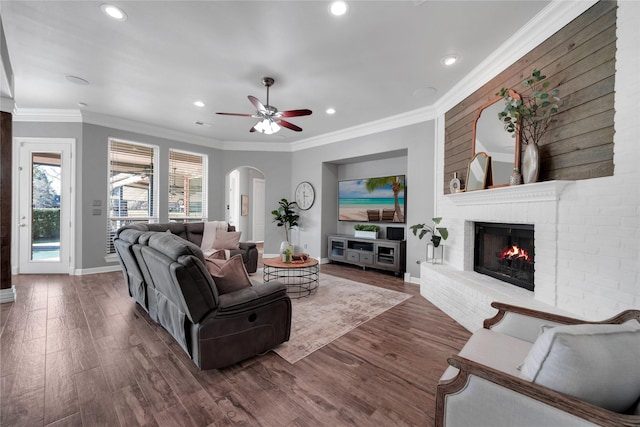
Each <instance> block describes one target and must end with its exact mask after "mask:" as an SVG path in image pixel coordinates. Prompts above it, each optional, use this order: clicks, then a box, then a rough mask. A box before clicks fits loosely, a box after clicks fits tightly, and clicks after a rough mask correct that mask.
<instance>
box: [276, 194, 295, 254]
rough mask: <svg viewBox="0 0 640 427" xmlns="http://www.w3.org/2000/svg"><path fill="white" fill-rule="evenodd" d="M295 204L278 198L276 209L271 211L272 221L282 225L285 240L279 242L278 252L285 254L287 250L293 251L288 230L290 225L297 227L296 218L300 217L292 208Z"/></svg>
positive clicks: (279, 225)
mask: <svg viewBox="0 0 640 427" xmlns="http://www.w3.org/2000/svg"><path fill="white" fill-rule="evenodd" d="M295 204H296V202H289V201H288V200H287V199H280V201H279V202H278V209H275V210H273V211H271V214H272V215H273V222H275V223H277V225H278V227H284V237H285V240H284V241H283V242H282V244H280V254H286V253H287V250H288V251H289V253H290V254H291V253H293V246H291V243H290V242H289V230H290V229H291V228H292V227H297V226H298V219H300V215H298V214H297V213H296V212H295V211H294V210H293V205H295Z"/></svg>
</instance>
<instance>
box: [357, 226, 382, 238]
mask: <svg viewBox="0 0 640 427" xmlns="http://www.w3.org/2000/svg"><path fill="white" fill-rule="evenodd" d="M353 228H354V230H355V233H354V234H353V236H354V237H363V238H365V239H377V238H378V231H380V226H379V225H370V224H367V225H365V224H356V225H354V226H353Z"/></svg>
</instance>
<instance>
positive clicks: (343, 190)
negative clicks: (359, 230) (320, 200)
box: [338, 175, 405, 223]
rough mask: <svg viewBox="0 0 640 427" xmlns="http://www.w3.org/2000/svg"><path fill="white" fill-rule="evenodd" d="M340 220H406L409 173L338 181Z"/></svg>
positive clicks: (402, 221)
mask: <svg viewBox="0 0 640 427" xmlns="http://www.w3.org/2000/svg"><path fill="white" fill-rule="evenodd" d="M338 220H340V221H357V222H395V223H404V222H405V176H404V175H392V176H383V177H377V178H366V179H351V180H344V181H338Z"/></svg>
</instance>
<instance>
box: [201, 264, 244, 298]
mask: <svg viewBox="0 0 640 427" xmlns="http://www.w3.org/2000/svg"><path fill="white" fill-rule="evenodd" d="M205 261H206V266H207V270H209V273H210V274H211V277H213V281H214V283H215V284H216V287H217V288H218V293H219V294H221V295H222V294H228V293H230V292H235V291H239V290H240V289H244V288H247V287H250V286H251V280H250V279H249V274H248V273H247V270H246V269H245V267H244V262H243V261H242V255H236V256H233V257H231V259H229V260H222V259H216V258H211V257H209V258H207V259H206V260H205Z"/></svg>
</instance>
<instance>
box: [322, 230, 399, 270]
mask: <svg viewBox="0 0 640 427" xmlns="http://www.w3.org/2000/svg"><path fill="white" fill-rule="evenodd" d="M328 245H329V246H328V258H329V261H337V262H344V263H347V264H355V265H359V266H361V267H362V268H366V267H370V268H376V269H379V270H387V271H393V272H394V273H395V274H396V276H400V275H402V274H403V273H404V271H405V263H406V241H404V240H386V239H364V238H358V237H353V236H349V235H346V234H330V235H329V236H328Z"/></svg>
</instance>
